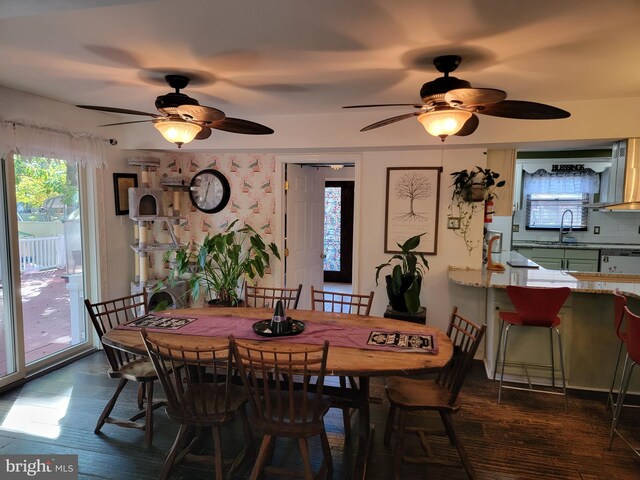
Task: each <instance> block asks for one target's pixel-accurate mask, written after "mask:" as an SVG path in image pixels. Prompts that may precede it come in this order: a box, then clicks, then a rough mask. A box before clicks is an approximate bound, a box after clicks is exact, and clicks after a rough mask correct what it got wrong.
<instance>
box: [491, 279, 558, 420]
mask: <svg viewBox="0 0 640 480" xmlns="http://www.w3.org/2000/svg"><path fill="white" fill-rule="evenodd" d="M569 294H571V289H569V288H567V287H559V288H534V287H517V286H512V285H510V286H508V287H507V295H509V298H510V299H511V303H513V306H514V307H515V309H516V311H515V312H500V320H502V322H500V343H499V344H498V351H497V352H496V362H495V366H494V370H493V379H494V380H495V378H496V370H497V368H498V360H499V359H500V349H501V347H502V370H501V372H500V386H499V387H498V404H500V401H501V399H502V389H503V388H510V389H514V390H529V391H533V392H539V393H553V394H556V395H558V392H553V391H546V390H536V389H534V388H533V387H532V385H531V381H530V380H529V378H528V374H527V382H528V383H529V388H521V387H515V386H510V385H505V386H503V385H502V382H503V380H504V365H505V363H506V357H507V343H508V340H509V329H510V328H511V327H513V326H517V327H542V328H548V329H549V337H550V340H551V365H538V364H536V366H539V367H545V368H549V367H550V368H551V385H552V387H553V388H555V386H556V379H555V362H554V355H553V332H554V331H555V332H556V334H557V335H558V349H559V352H560V373H561V375H562V395H564V403H565V410H566V411H568V410H569V403H568V401H567V389H566V382H565V376H564V359H563V355H562V338H561V336H560V331H559V330H558V326H559V325H560V317H559V316H558V312H559V311H560V309H561V308H562V305H564V302H565V301H566V300H567V298H568V297H569ZM505 323H506V324H507V326H506V328H504V324H505ZM503 330H504V331H503ZM503 345H504V346H503ZM523 367H524V368H525V373H526V371H527V370H526V365H525V364H524V363H523Z"/></svg>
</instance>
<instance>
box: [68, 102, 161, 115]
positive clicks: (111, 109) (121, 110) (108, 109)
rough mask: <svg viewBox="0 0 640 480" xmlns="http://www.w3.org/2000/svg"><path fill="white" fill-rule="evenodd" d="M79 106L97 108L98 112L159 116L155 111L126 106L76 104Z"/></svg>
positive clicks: (89, 108) (88, 108)
mask: <svg viewBox="0 0 640 480" xmlns="http://www.w3.org/2000/svg"><path fill="white" fill-rule="evenodd" d="M76 107H79V108H86V109H87V110H98V111H100V112H111V113H124V114H127V115H144V116H147V117H154V118H156V117H159V116H160V115H158V114H157V113H148V112H141V111H139V110H129V109H127V108H117V107H100V106H98V105H76Z"/></svg>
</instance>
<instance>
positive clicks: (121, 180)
mask: <svg viewBox="0 0 640 480" xmlns="http://www.w3.org/2000/svg"><path fill="white" fill-rule="evenodd" d="M137 186H138V175H137V174H135V173H114V174H113V191H114V194H115V195H114V196H115V202H116V215H128V214H129V188H131V187H133V188H136V187H137Z"/></svg>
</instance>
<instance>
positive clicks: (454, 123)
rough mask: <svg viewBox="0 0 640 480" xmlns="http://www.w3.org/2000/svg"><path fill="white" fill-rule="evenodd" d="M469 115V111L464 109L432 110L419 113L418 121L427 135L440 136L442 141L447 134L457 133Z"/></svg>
mask: <svg viewBox="0 0 640 480" xmlns="http://www.w3.org/2000/svg"><path fill="white" fill-rule="evenodd" d="M471 115H472V113H471V112H467V111H465V110H454V109H446V110H434V111H432V112H425V113H423V114H422V115H419V116H418V121H419V122H420V123H421V124H422V126H423V127H424V129H425V130H426V131H427V133H428V134H429V135H433V136H434V137H440V139H441V140H442V141H443V142H444V139H445V138H447V137H448V136H449V135H455V134H456V133H458V132H459V131H460V129H461V128H462V126H463V125H464V124H465V122H466V121H467V120H469V119H470V118H471Z"/></svg>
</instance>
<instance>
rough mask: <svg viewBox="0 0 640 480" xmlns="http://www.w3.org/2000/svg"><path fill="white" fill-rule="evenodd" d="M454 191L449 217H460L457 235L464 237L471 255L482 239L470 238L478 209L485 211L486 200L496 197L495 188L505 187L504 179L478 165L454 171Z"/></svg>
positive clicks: (456, 230)
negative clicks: (470, 231) (471, 168)
mask: <svg viewBox="0 0 640 480" xmlns="http://www.w3.org/2000/svg"><path fill="white" fill-rule="evenodd" d="M451 176H452V177H453V183H452V186H453V193H452V195H451V203H450V204H449V217H450V218H458V219H459V223H460V228H458V229H455V230H454V232H455V233H456V235H458V236H460V237H462V238H463V239H464V242H465V245H466V246H467V251H468V252H469V255H471V252H472V251H473V249H474V248H476V247H477V246H479V245H480V242H481V240H473V239H471V238H469V236H468V235H469V228H470V227H471V223H472V221H473V216H474V214H475V213H476V212H477V211H480V210H482V211H484V207H485V202H487V201H489V200H493V199H494V198H496V196H497V195H496V193H495V189H496V188H500V187H503V186H504V184H505V183H506V182H505V181H504V180H498V178H500V174H499V173H497V172H494V171H492V170H491V169H489V168H482V167H478V166H476V168H475V169H473V170H467V169H464V170H460V171H459V172H453V173H452V174H451Z"/></svg>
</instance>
